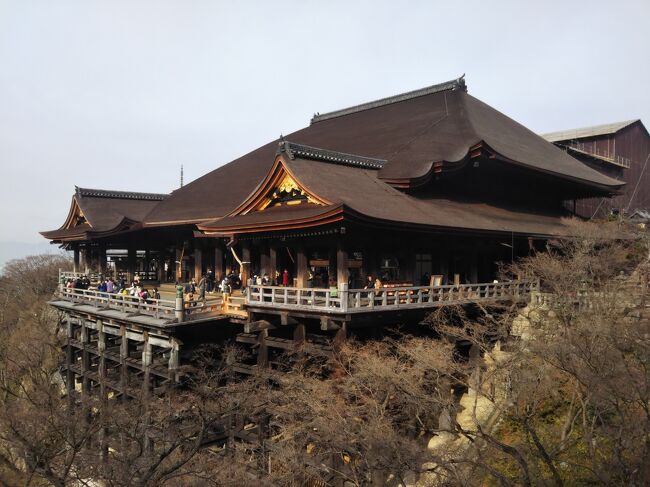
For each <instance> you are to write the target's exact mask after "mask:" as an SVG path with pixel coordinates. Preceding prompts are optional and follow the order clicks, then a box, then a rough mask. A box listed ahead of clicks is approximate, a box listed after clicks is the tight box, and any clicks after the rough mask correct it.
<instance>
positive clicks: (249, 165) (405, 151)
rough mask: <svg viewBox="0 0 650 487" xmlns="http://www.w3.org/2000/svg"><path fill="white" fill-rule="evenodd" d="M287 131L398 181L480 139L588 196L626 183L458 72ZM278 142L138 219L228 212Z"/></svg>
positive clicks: (163, 221) (416, 177) (418, 177)
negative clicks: (501, 106) (558, 143)
mask: <svg viewBox="0 0 650 487" xmlns="http://www.w3.org/2000/svg"><path fill="white" fill-rule="evenodd" d="M287 138H288V139H290V140H291V141H292V143H293V144H295V145H296V146H301V145H302V146H310V147H318V148H327V151H329V152H339V153H343V154H347V155H350V154H360V155H363V159H367V160H370V161H373V160H374V161H381V163H380V164H379V163H377V164H376V166H377V167H373V169H378V176H379V178H381V179H383V180H385V181H387V182H390V183H391V184H395V185H398V186H401V187H409V186H411V185H413V184H415V182H417V184H420V183H422V182H426V181H427V180H428V178H430V177H432V173H433V167H434V164H435V163H438V162H441V161H446V162H457V161H461V160H464V159H465V158H466V157H467V156H468V153H469V152H470V149H471V148H473V147H476V146H477V145H478V144H484V145H486V146H487V147H489V149H490V151H491V152H492V153H493V154H494V156H495V157H496V158H499V159H501V160H503V161H506V162H507V163H510V164H514V165H518V166H520V167H524V168H527V169H529V170H532V171H536V172H541V173H545V174H548V175H551V176H553V177H556V178H559V179H561V180H567V181H571V182H572V183H574V184H577V185H580V186H581V187H583V188H585V190H586V192H588V193H589V194H592V195H594V196H596V195H608V194H611V193H613V192H615V191H616V190H618V189H619V188H620V187H622V186H623V184H624V183H622V182H621V181H618V180H616V179H612V178H609V177H607V176H605V175H603V174H601V173H599V172H597V171H595V170H593V169H591V168H590V167H588V166H587V165H585V164H583V163H582V162H580V161H578V160H576V159H574V158H572V157H571V156H569V155H568V154H566V153H565V152H564V151H562V150H561V149H559V148H557V147H555V146H554V145H553V144H551V143H549V142H547V141H546V140H544V139H543V138H542V137H540V136H538V135H537V134H535V133H533V132H532V131H530V130H528V129H527V128H526V127H524V126H522V125H521V124H519V123H517V122H515V121H514V120H512V119H511V118H509V117H507V116H506V115H504V114H502V113H500V112H499V111H497V110H495V109H494V108H492V107H490V106H488V105H486V104H485V103H483V102H481V101H480V100H478V99H476V98H474V97H472V96H471V95H469V94H467V92H466V87H465V83H464V80H463V79H458V80H454V81H450V82H447V83H442V84H440V85H434V86H432V87H428V88H424V89H422V90H416V91H412V92H409V93H405V94H403V95H397V96H394V97H390V98H385V99H382V100H377V101H375V102H370V103H366V104H363V105H358V106H355V107H351V108H348V109H343V110H339V111H336V112H332V113H329V114H323V115H316V116H315V117H314V118H313V120H312V123H311V125H310V126H308V127H306V128H304V129H301V130H299V131H297V132H294V133H292V134H290V135H288V136H287ZM276 148H277V142H270V143H268V144H266V145H264V146H262V147H260V148H258V149H256V150H254V151H253V152H250V153H249V154H246V155H244V156H242V157H240V158H238V159H236V160H234V161H232V162H230V163H228V164H226V165H224V166H222V167H220V168H218V169H215V170H214V171H212V172H210V173H208V174H206V175H204V176H203V177H201V178H199V179H197V180H195V181H193V182H192V183H190V184H188V185H186V186H184V187H183V188H181V189H178V190H176V191H174V192H173V193H172V195H171V196H170V197H169V198H167V199H166V200H165V201H162V202H161V203H160V204H159V205H157V206H156V207H155V208H154V209H153V210H152V211H151V213H150V214H149V215H147V217H146V218H145V221H144V224H145V225H147V226H148V225H170V224H181V223H199V222H201V221H207V220H213V219H216V218H220V217H223V216H225V215H228V214H229V213H230V212H232V210H233V209H234V208H236V207H238V206H239V205H240V204H241V202H242V201H243V200H245V199H246V198H247V196H248V195H249V194H250V193H251V192H252V191H253V190H254V189H255V188H256V187H257V185H258V184H259V183H260V181H262V180H263V179H264V178H265V176H266V175H267V173H268V171H269V170H270V168H271V166H272V165H273V162H274V155H275V152H276ZM319 150H325V149H319ZM298 155H299V156H301V157H303V156H304V155H301V154H298ZM356 157H361V156H356ZM384 161H385V162H384ZM378 166H381V168H379V167H378Z"/></svg>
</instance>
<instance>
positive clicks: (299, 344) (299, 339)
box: [293, 323, 307, 357]
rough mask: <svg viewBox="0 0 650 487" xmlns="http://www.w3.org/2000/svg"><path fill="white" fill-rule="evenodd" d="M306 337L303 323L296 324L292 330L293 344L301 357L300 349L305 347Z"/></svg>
mask: <svg viewBox="0 0 650 487" xmlns="http://www.w3.org/2000/svg"><path fill="white" fill-rule="evenodd" d="M306 336H307V328H306V327H305V324H304V323H298V324H297V325H296V327H295V328H294V330H293V344H294V347H295V351H296V352H297V353H299V355H300V356H301V357H302V349H303V346H304V345H305V337H306Z"/></svg>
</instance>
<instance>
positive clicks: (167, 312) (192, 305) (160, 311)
mask: <svg viewBox="0 0 650 487" xmlns="http://www.w3.org/2000/svg"><path fill="white" fill-rule="evenodd" d="M59 296H60V298H61V299H63V300H66V301H71V302H74V303H79V304H88V305H91V306H93V307H95V308H107V309H116V310H119V311H122V312H124V313H133V314H134V315H135V314H138V315H148V316H152V317H154V318H168V319H173V318H178V317H179V316H182V317H183V321H191V320H194V319H197V318H200V317H201V316H202V315H206V314H211V313H214V314H216V313H218V312H220V311H221V300H220V299H208V300H205V301H202V300H195V301H189V302H188V301H183V304H182V308H180V309H176V302H175V301H172V300H167V299H142V298H139V297H137V296H130V295H124V294H119V293H118V294H116V293H108V292H105V291H97V290H95V289H76V288H67V287H61V288H60V290H59ZM178 311H182V313H178Z"/></svg>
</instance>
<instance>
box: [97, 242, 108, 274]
mask: <svg viewBox="0 0 650 487" xmlns="http://www.w3.org/2000/svg"><path fill="white" fill-rule="evenodd" d="M97 253H98V254H97V260H98V261H99V272H101V273H102V274H106V267H107V265H106V244H105V243H101V244H99V249H98V251H97Z"/></svg>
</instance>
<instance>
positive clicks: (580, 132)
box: [542, 118, 640, 142]
mask: <svg viewBox="0 0 650 487" xmlns="http://www.w3.org/2000/svg"><path fill="white" fill-rule="evenodd" d="M639 121H640V119H638V118H637V119H634V120H625V121H624V122H615V123H605V124H602V125H593V126H591V127H583V128H579V129H569V130H560V131H558V132H551V133H548V134H543V135H542V137H544V138H545V139H546V140H548V141H549V142H559V141H561V140H573V139H583V138H586V137H597V136H599V135H610V134H615V133H616V132H618V131H619V130H621V129H624V128H625V127H627V126H628V125H632V124H633V123H635V122H639Z"/></svg>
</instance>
